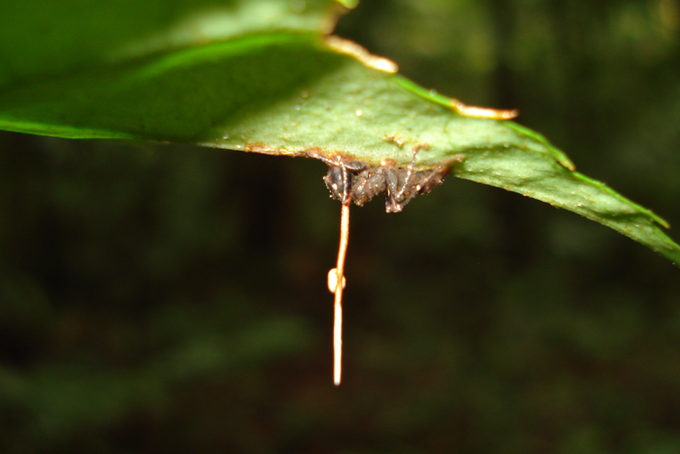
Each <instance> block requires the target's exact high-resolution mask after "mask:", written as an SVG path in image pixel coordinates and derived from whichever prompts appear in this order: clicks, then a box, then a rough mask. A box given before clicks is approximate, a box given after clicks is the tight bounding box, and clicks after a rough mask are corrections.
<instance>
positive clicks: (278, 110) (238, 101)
mask: <svg viewBox="0 0 680 454" xmlns="http://www.w3.org/2000/svg"><path fill="white" fill-rule="evenodd" d="M261 3H262V2H261ZM264 3H266V2H264ZM326 9H329V8H326ZM314 20H315V21H316V22H313V23H317V22H319V20H318V17H316V16H315V19H314ZM265 28H266V27H265ZM222 38H224V37H222ZM147 42H148V41H147ZM154 42H155V43H156V44H157V45H159V44H158V43H159V42H160V43H162V42H163V41H162V40H158V39H157V41H154ZM128 44H129V43H128ZM191 44H192V45H190V46H188V47H187V46H173V47H170V46H166V48H169V49H170V50H166V51H164V52H159V51H158V49H157V48H156V47H153V46H152V47H153V50H154V52H153V53H151V54H148V55H145V56H139V55H136V54H134V53H131V54H130V55H131V56H129V58H120V59H119V60H116V61H113V62H108V63H99V64H93V63H92V62H89V63H88V64H86V65H85V67H86V68H87V69H82V68H80V67H78V65H76V64H75V63H74V65H72V68H70V69H69V70H64V71H61V72H60V74H47V73H46V72H45V71H46V69H45V68H41V69H40V71H38V70H36V71H35V74H36V77H34V78H31V77H28V76H29V75H30V68H28V67H26V68H28V69H26V68H23V70H24V73H22V74H21V77H10V76H9V75H8V74H9V73H8V72H7V71H5V73H3V72H2V71H0V128H1V129H5V130H8V131H17V132H24V133H32V134H42V135H51V136H58V137H66V138H102V139H104V138H105V139H126V140H144V141H157V142H178V143H190V144H196V145H201V146H208V147H216V148H225V149H231V150H241V151H251V152H259V153H267V154H273V155H288V156H308V155H309V152H310V151H313V153H314V154H320V155H323V156H327V157H335V156H338V155H342V156H344V157H346V158H347V159H351V160H356V161H359V162H362V163H364V164H365V165H367V166H374V167H379V166H381V165H384V163H385V162H390V163H391V165H394V166H397V167H401V168H407V167H408V166H409V165H410V163H411V160H412V158H413V151H414V149H418V150H419V151H418V153H417V155H416V160H415V164H414V168H415V170H426V169H433V168H435V167H437V166H438V165H440V164H441V163H444V162H449V161H450V162H451V163H452V164H451V169H452V170H451V174H452V175H454V176H456V177H459V178H464V179H468V180H472V181H476V182H479V183H484V184H487V185H491V186H496V187H500V188H503V189H506V190H509V191H513V192H517V193H520V194H523V195H525V196H529V197H532V198H535V199H538V200H541V201H544V202H547V203H550V204H551V205H553V206H556V207H560V208H564V209H567V210H571V211H574V212H576V213H578V214H580V215H582V216H585V217H586V218H589V219H592V220H594V221H597V222H600V223H602V224H604V225H606V226H608V227H611V228H613V229H615V230H617V231H619V232H621V233H623V234H624V235H627V236H629V237H631V238H633V239H634V240H636V241H639V242H640V243H642V244H645V245H647V246H649V247H650V248H652V249H654V250H655V251H657V252H659V253H661V254H663V255H664V256H666V257H667V258H669V259H670V260H671V261H673V262H674V263H676V264H678V265H680V246H678V245H677V244H675V243H674V242H673V241H672V240H671V239H670V238H668V237H667V236H666V235H665V234H664V233H663V231H662V230H661V228H660V227H659V225H662V226H665V227H667V224H666V223H665V221H663V220H662V219H660V218H659V217H657V216H656V215H654V214H653V213H651V212H650V211H648V210H646V209H644V208H642V207H640V206H638V205H636V204H635V203H633V202H631V201H629V200H627V199H625V198H624V197H622V196H621V195H619V194H617V193H616V192H614V191H613V190H611V189H610V188H608V187H607V186H605V185H604V184H602V183H599V182H597V181H594V180H591V179H589V178H587V177H585V176H583V175H581V174H579V173H577V172H575V171H574V167H573V165H572V164H571V162H570V161H569V160H568V158H567V157H566V156H565V155H564V154H562V153H561V152H560V151H559V150H557V149H555V148H554V147H552V146H551V145H550V144H549V143H548V142H547V141H546V140H545V139H544V138H543V137H541V136H540V135H538V134H536V133H533V132H531V131H529V130H527V129H525V128H523V127H521V126H519V125H517V124H515V123H513V122H511V121H501V120H493V119H488V118H476V117H471V116H466V115H461V114H460V113H459V112H457V111H456V110H454V109H452V108H451V107H450V106H447V105H443V104H445V103H443V102H442V99H443V97H441V96H438V97H437V99H434V98H432V97H430V96H427V95H426V94H424V93H426V92H425V91H424V90H423V89H422V88H420V87H417V86H416V85H415V84H413V83H412V82H410V81H407V80H405V79H403V78H401V77H400V76H398V75H396V74H391V73H388V72H385V71H382V70H379V69H375V68H372V67H370V66H369V65H367V64H366V62H365V61H364V60H363V59H362V58H361V56H357V55H352V53H351V52H349V53H348V52H347V51H345V50H343V49H339V48H338V47H337V45H330V44H329V43H328V42H327V41H326V40H325V39H324V37H323V36H322V35H321V34H320V33H319V32H317V31H310V30H309V29H305V28H304V27H301V28H297V29H292V28H291V27H288V28H287V29H286V30H276V31H273V32H272V31H266V30H265V29H260V30H246V31H245V32H239V33H238V34H236V35H234V36H228V37H227V38H226V39H223V40H221V41H215V40H214V39H213V40H212V41H210V42H209V43H201V44H196V43H193V42H192V43H191ZM128 48H129V49H137V50H139V49H140V48H141V47H139V46H138V47H136V48H135V47H134V46H131V45H129V46H128ZM80 63H82V62H80ZM74 68H77V69H74ZM3 76H4V79H3V78H2V77H3Z"/></svg>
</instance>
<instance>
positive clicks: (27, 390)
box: [0, 0, 680, 454]
mask: <svg viewBox="0 0 680 454" xmlns="http://www.w3.org/2000/svg"><path fill="white" fill-rule="evenodd" d="M337 33H338V34H340V35H341V36H345V37H347V38H351V39H354V40H356V41H358V42H360V43H361V44H363V45H365V46H366V47H368V48H369V49H370V50H371V51H372V52H374V53H377V54H381V55H385V56H387V57H389V58H391V59H393V60H395V61H396V62H398V63H399V65H400V67H401V71H402V73H403V74H405V75H406V76H408V77H410V78H412V79H414V80H415V81H416V82H418V83H420V84H421V85H424V86H426V87H433V88H436V89H437V90H438V91H439V92H441V93H443V94H447V95H451V96H455V97H458V98H460V99H461V100H462V101H464V102H466V103H469V104H478V105H484V106H493V107H502V108H518V109H520V111H521V116H520V118H519V119H518V120H519V122H520V123H522V124H523V125H525V126H528V127H530V128H532V129H534V130H537V131H539V132H541V133H543V134H545V135H546V136H547V137H548V138H549V139H550V140H551V141H552V142H553V143H554V144H555V145H557V146H558V147H559V148H561V149H563V150H565V151H566V152H567V154H568V155H569V156H570V157H571V158H572V159H573V160H574V162H575V163H576V165H577V166H578V168H579V170H580V171H581V172H583V173H585V174H587V175H589V176H591V177H593V178H596V179H599V180H603V181H605V182H607V183H608V184H609V185H611V186H612V187H613V188H614V189H616V190H618V191H619V192H621V193H623V194H624V195H625V196H627V197H630V198H631V199H632V200H634V201H636V202H638V203H641V204H642V205H644V206H647V207H649V208H651V209H652V210H654V211H655V212H656V213H658V214H659V215H661V216H662V217H664V218H666V219H667V220H668V221H669V222H670V223H671V224H672V225H675V226H676V229H677V228H678V227H680V152H679V146H680V127H679V125H680V4H679V3H678V1H677V0H644V1H643V0H607V1H598V2H594V1H592V0H476V1H470V0H460V1H454V0H450V1H446V0H428V1H423V0H401V1H398V0H394V1H387V0H380V1H378V0H364V2H363V3H362V4H361V5H360V6H359V8H357V10H355V11H353V12H352V13H351V14H349V15H348V16H347V17H345V18H343V19H342V20H341V22H340V25H339V28H338V31H337ZM325 170H326V169H325V166H324V165H323V164H322V163H320V162H316V161H313V160H307V159H290V158H283V157H267V156H260V155H255V154H252V155H249V154H245V153H239V152H231V151H224V150H211V149H199V148H192V147H180V146H155V145H153V146H151V145H149V146H146V145H142V146H140V145H135V144H121V143H112V142H93V141H68V140H58V139H52V138H43V137H33V136H25V135H19V134H10V133H3V134H1V135H0V451H1V452H3V453H10V454H14V453H46V454H50V453H57V452H60V453H61V452H69V453H129V454H133V453H168V454H174V453H188V452H191V453H218V452H219V453H289V452H290V453H303V454H304V453H310V454H312V453H321V454H323V453H338V454H369V453H454V452H455V453H471V454H472V453H507V454H511V453H512V454H514V453H518V454H519V453H523V454H524V453H526V454H534V453H535V454H539V453H540V454H545V453H565V454H567V453H569V454H591V453H592V454H595V453H597V454H600V453H636V454H637V453H643V454H647V453H648V454H666V453H667V454H671V453H673V454H674V453H678V452H680V269H678V268H677V267H676V266H674V265H672V264H671V263H670V262H668V261H667V260H666V259H664V258H663V257H661V256H659V255H656V254H655V253H653V252H652V251H651V250H648V249H647V248H645V247H644V246H641V245H639V244H636V243H635V242H633V241H631V240H629V239H627V238H625V237H623V236H621V235H619V234H617V233H615V232H613V231H610V230H609V229H607V228H605V227H602V226H600V225H598V224H595V223H592V222H589V221H587V220H585V219H582V218H579V217H578V216H576V215H574V214H572V213H569V212H566V211H562V210H556V209H554V208H551V207H550V206H548V205H545V204H542V203H540V202H537V201H534V200H531V199H528V198H524V197H521V196H519V195H516V194H512V193H507V192H504V191H502V190H499V189H495V188H490V187H485V186H481V185H477V184H474V183H470V182H466V181H462V180H454V179H453V178H450V179H449V180H448V181H447V182H446V184H445V185H443V186H442V187H439V188H437V189H435V190H434V191H433V192H432V194H430V195H428V196H427V197H419V198H416V199H415V200H414V201H412V202H411V204H410V205H409V206H408V207H407V208H406V209H405V211H404V212H403V213H401V214H396V215H392V214H390V215H388V214H385V213H384V206H383V204H382V202H381V201H378V200H376V201H374V202H373V203H370V204H368V205H367V206H366V207H364V208H354V209H353V210H352V229H351V234H350V249H349V257H348V262H347V271H346V273H347V279H348V286H347V289H346V292H345V357H344V358H345V360H344V366H345V367H344V376H343V380H344V382H343V384H342V386H341V387H339V388H335V387H334V386H333V385H332V350H331V347H332V343H331V329H332V296H331V294H329V293H328V290H327V289H326V273H327V271H328V269H329V268H331V267H332V266H334V262H335V254H336V248H337V240H338V235H339V234H338V224H339V211H340V205H339V203H337V202H336V201H333V200H330V199H329V198H328V193H327V191H326V189H325V187H324V185H323V183H322V180H321V177H322V175H323V174H324V173H325ZM678 232H679V231H677V230H672V231H671V236H673V237H674V238H675V239H676V240H680V233H678Z"/></svg>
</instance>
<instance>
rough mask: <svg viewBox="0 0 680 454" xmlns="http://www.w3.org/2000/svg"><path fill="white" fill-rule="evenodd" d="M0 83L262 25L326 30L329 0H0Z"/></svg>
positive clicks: (332, 16) (334, 10)
mask: <svg viewBox="0 0 680 454" xmlns="http://www.w3.org/2000/svg"><path fill="white" fill-rule="evenodd" d="M0 10H1V11H2V14H0V87H2V86H10V85H11V84H12V83H17V82H20V81H23V80H30V79H36V78H39V77H45V76H47V75H57V74H64V73H68V72H69V71H73V70H79V69H86V68H91V67H93V66H98V65H106V64H115V63H120V62H123V61H126V60H129V59H131V58H134V57H140V56H144V55H149V54H153V53H157V52H168V51H171V50H176V49H181V48H185V47H190V46H197V45H203V44H206V43H211V42H216V41H221V40H226V39H230V38H233V37H235V36H240V35H243V34H247V33H256V32H258V31H262V30H266V31H269V32H273V31H281V30H289V31H290V30H297V31H305V32H326V33H327V32H330V31H331V30H332V29H333V27H334V26H335V22H336V19H337V17H338V15H339V13H340V5H339V3H337V2H336V1H334V0H172V1H168V0H143V1H137V0H108V1H91V0H59V1H51V0H25V1H21V2H16V1H12V0H0Z"/></svg>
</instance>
